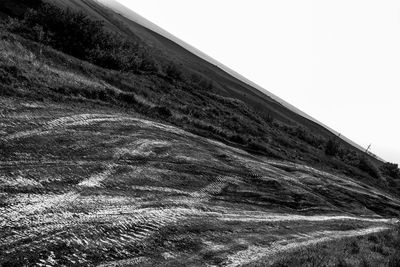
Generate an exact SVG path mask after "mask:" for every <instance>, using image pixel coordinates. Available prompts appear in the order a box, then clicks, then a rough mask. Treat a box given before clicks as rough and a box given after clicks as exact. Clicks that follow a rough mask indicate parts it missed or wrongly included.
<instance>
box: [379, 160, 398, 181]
mask: <svg viewBox="0 0 400 267" xmlns="http://www.w3.org/2000/svg"><path fill="white" fill-rule="evenodd" d="M379 169H380V171H381V172H382V174H385V175H387V176H390V177H392V178H394V179H400V169H399V166H398V165H397V164H394V163H390V162H386V163H385V164H383V165H382V166H381V167H380V168H379Z"/></svg>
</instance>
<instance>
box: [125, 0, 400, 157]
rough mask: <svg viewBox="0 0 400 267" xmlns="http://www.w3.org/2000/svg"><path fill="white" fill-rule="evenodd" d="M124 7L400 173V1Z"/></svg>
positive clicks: (253, 0) (264, 0)
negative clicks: (394, 165)
mask: <svg viewBox="0 0 400 267" xmlns="http://www.w3.org/2000/svg"><path fill="white" fill-rule="evenodd" d="M118 1H119V2H120V3H122V4H124V5H125V6H127V7H129V8H131V9H132V10H133V11H135V12H137V13H139V14H140V15H142V16H144V17H145V18H147V19H148V20H150V21H152V22H153V23H155V24H157V25H158V26H160V27H162V28H164V29H165V30H167V31H169V32H170V33H172V34H173V35H175V36H176V37H178V38H180V39H182V40H183V41H185V42H187V43H189V44H191V45H192V46H194V47H196V48H198V49H200V50H201V51H203V52H205V53H206V54H208V55H210V56H211V57H213V58H215V59H216V60H218V61H220V62H221V63H223V64H225V65H227V66H228V67H230V68H232V69H233V70H235V71H237V72H239V73H240V74H242V75H244V76H245V77H247V78H249V79H250V80H252V81H254V82H255V83H257V84H259V85H261V86H262V87H264V88H265V89H267V90H269V91H270V92H272V93H274V94H275V95H277V96H279V97H281V98H282V99H284V100H286V101H287V102H289V103H291V104H293V105H294V106H296V107H298V108H300V109H301V110H303V111H304V112H306V113H308V114H309V115H311V116H313V117H314V118H316V119H317V120H319V121H321V122H323V123H324V124H326V125H328V126H330V127H331V128H333V129H335V130H337V131H338V132H340V133H342V134H343V135H345V136H347V137H348V138H350V139H352V140H353V141H355V142H356V143H358V144H360V145H362V146H364V147H366V146H368V145H369V144H370V143H372V152H373V153H375V154H377V155H379V156H380V157H382V158H384V159H385V160H388V161H391V162H395V163H400V139H399V138H400V119H399V116H400V1H398V0H374V1H371V0H336V1H328V0H314V1H313V0H303V1H299V0H279V1H277V0H168V1H166V0H118Z"/></svg>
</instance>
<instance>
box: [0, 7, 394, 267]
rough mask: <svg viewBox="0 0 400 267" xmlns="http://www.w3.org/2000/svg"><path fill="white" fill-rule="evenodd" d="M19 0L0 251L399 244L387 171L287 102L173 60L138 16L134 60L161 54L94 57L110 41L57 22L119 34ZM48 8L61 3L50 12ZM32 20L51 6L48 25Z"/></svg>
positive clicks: (375, 254) (20, 259)
mask: <svg viewBox="0 0 400 267" xmlns="http://www.w3.org/2000/svg"><path fill="white" fill-rule="evenodd" d="M28 2H30V1H10V0H7V1H4V2H1V3H0V7H2V5H3V6H4V4H7V5H8V7H11V8H9V9H7V10H6V9H2V12H3V14H6V15H12V16H16V17H19V19H18V20H17V19H13V20H8V21H6V22H5V23H4V22H3V23H2V24H0V96H1V97H0V126H1V127H0V228H1V230H2V231H0V266H61V265H65V266H179V265H184V266H249V265H250V266H265V265H273V264H277V265H276V266H287V265H288V264H286V263H285V258H284V257H285V255H287V256H288V257H290V259H292V260H293V261H290V262H291V265H289V266H302V265H304V266H310V265H312V266H318V263H324V264H326V265H333V266H336V265H337V264H338V265H339V264H341V265H340V266H343V264H346V263H347V262H349V264H350V263H351V264H353V265H361V264H364V265H365V264H369V265H371V266H379V265H383V266H385V265H388V264H389V263H390V264H392V263H395V262H396V261H397V260H398V259H399V258H398V255H400V253H399V248H398V244H399V242H400V234H399V233H398V232H397V231H396V230H395V229H394V227H395V224H396V223H397V221H396V219H395V218H396V217H398V216H399V214H400V199H399V197H398V194H396V192H398V191H396V190H398V188H399V180H396V178H395V177H396V172H394V173H395V174H393V175H392V174H390V175H389V174H387V173H386V172H385V171H384V170H385V169H384V168H380V169H379V170H378V169H377V168H373V167H375V166H374V165H373V164H372V163H371V162H369V161H367V160H366V159H365V158H361V157H359V155H358V154H356V153H355V152H354V151H349V150H346V149H347V148H344V147H339V146H335V142H334V140H333V141H332V140H331V141H332V142H327V138H326V137H324V136H322V135H319V134H318V132H317V131H316V132H313V131H311V130H310V129H308V128H305V126H303V127H299V126H298V125H296V126H293V125H291V123H293V122H294V121H295V119H294V118H295V117H288V118H287V122H288V123H284V119H283V118H284V117H285V116H286V115H285V116H284V115H282V120H279V119H278V116H275V117H273V118H271V117H268V116H263V114H262V113H260V112H258V111H257V109H256V108H255V107H254V106H252V105H251V104H250V102H246V101H245V100H243V99H242V100H240V99H237V98H234V97H233V96H232V95H231V93H232V92H230V91H228V89H226V91H223V90H222V89H221V88H222V84H224V82H223V81H224V79H223V78H218V79H217V78H215V79H216V80H213V82H214V83H217V85H215V86H209V85H208V84H207V82H205V83H204V82H203V81H202V80H201V79H208V78H207V77H208V74H204V73H202V74H201V75H203V76H204V77H202V78H200V80H198V81H197V82H196V81H193V80H190V79H189V78H188V77H187V75H188V74H190V72H191V71H193V69H190V67H186V68H184V67H182V72H183V73H180V70H181V69H176V68H174V67H171V65H170V63H171V62H169V61H168V60H167V59H166V58H165V57H166V56H169V55H170V54H169V53H167V52H166V51H168V50H165V49H166V48H162V49H160V48H157V49H156V48H154V47H153V48H151V47H150V45H149V41H146V40H145V38H144V37H142V36H140V34H141V31H143V32H147V34H149V35H153V33H151V31H148V30H145V29H144V28H143V29H141V30H140V31H139V30H138V32H137V34H135V35H133V33H132V37H130V38H132V40H136V41H135V42H138V43H140V45H137V46H136V45H135V44H136V43H130V42H126V43H125V46H118V48H121V47H122V48H123V49H125V48H126V49H127V51H128V52H129V51H135V52H138V55H137V57H136V58H134V59H135V60H138V62H140V63H143V61H146V59H147V58H146V57H149V56H153V55H154V57H155V58H156V60H155V62H156V63H157V64H155V66H156V68H151V69H149V68H147V67H146V66H145V67H143V66H142V65H139V66H138V68H132V69H118V68H108V67H107V66H106V65H105V64H103V65H101V64H97V65H96V64H94V62H96V60H98V59H99V58H101V56H103V57H104V58H107V56H109V55H108V54H107V55H104V53H103V52H109V51H111V52H112V50H113V49H114V48H115V47H111V49H110V50H109V51H108V50H100V51H98V50H96V49H97V48H95V52H99V53H98V54H95V53H94V54H93V55H94V56H93V57H86V55H85V53H82V54H84V55H82V54H81V55H79V56H80V57H81V58H79V57H74V56H71V55H69V54H67V52H71V51H70V50H66V51H67V52H65V51H64V50H63V49H66V48H65V47H63V46H62V45H63V44H61V45H60V43H59V41H60V40H59V39H57V38H65V36H59V32H58V31H61V32H62V33H64V30H65V29H64V28H63V27H59V28H57V27H56V26H57V23H58V22H62V23H64V22H66V23H70V25H72V26H76V25H77V24H78V26H79V27H77V28H76V32H75V33H76V35H77V36H79V34H82V32H83V33H84V34H87V35H89V37H93V36H92V35H91V33H90V32H89V33H88V32H87V31H86V30H87V27H86V26H87V25H88V26H90V27H91V26H93V29H95V30H96V31H98V32H97V34H98V35H99V36H100V37H101V38H103V39H104V36H106V37H107V38H108V37H109V38H110V39H113V38H116V37H115V36H114V35H107V34H106V33H104V32H103V31H102V30H101V27H99V26H98V25H97V23H96V22H93V21H90V20H87V18H86V17H85V16H82V15H81V14H78V15H76V14H75V13H71V12H66V13H64V12H62V11H60V10H57V9H54V8H52V7H46V8H47V9H46V10H40V9H37V10H34V11H29V12H32V13H29V15H30V18H25V19H21V14H20V13H18V14H14V12H15V11H16V10H17V9H18V12H19V11H20V10H22V13H23V12H26V10H27V8H28V7H29V5H27V3H28ZM10 3H11V4H16V6H17V7H16V6H15V5H11V6H10V5H9V4H10ZM66 3H68V6H69V7H74V8H75V9H79V10H82V11H85V12H86V13H89V14H91V16H93V17H95V18H98V19H101V18H102V17H103V18H104V17H107V18H108V21H107V22H106V25H108V26H107V28H108V29H114V30H115V31H120V32H121V33H125V34H128V33H129V32H131V31H132V32H133V28H132V29H129V28H125V27H122V26H121V24H120V23H118V20H114V19H115V18H119V16H118V15H116V14H112V13H110V12H111V11H109V10H108V11H107V10H105V9H103V8H101V6H99V5H97V4H95V3H94V2H91V1H78V0H74V1H68V2H66V1H60V2H59V4H60V5H61V4H66ZM24 10H25V11H24ZM41 12H42V13H41ZM46 12H53V13H52V14H58V15H59V17H51V18H50V20H51V21H50V22H49V20H48V19H49V18H48V17H46V16H43V14H45V15H46V14H48V13H46ZM104 12H105V13H104ZM110 14H111V15H110ZM70 18H73V19H70ZM29 19H31V21H34V22H35V23H36V24H35V25H34V26H33V27H28V26H29V24H28V23H29ZM62 19H63V20H62ZM42 21H46V22H48V23H49V24H50V23H53V22H55V26H54V25H53V26H54V27H53V28H54V29H52V30H53V32H50V31H47V32H46V30H47V29H46V27H44V26H46V25H43V24H39V23H40V22H42ZM76 22H78V23H77V24H76ZM82 22H84V23H82ZM82 25H83V26H82ZM132 25H133V24H132ZM63 26H64V24H63ZM121 27H122V28H121ZM132 27H133V26H132ZM136 27H139V26H136ZM121 29H123V31H122V30H121ZM68 30H71V29H68ZM49 32H50V33H51V34H52V35H48V36H46V34H48V33H49ZM72 33H74V32H73V31H72ZM129 34H130V33H129ZM43 36H45V37H46V38H48V39H46V38H44V37H43ZM129 36H131V35H129ZM154 36H157V35H154ZM73 37H74V36H70V37H69V40H71V39H72V40H73ZM94 37H96V36H94ZM117 37H118V38H119V37H121V36H119V35H118V36H117ZM51 38H53V39H51ZM101 38H100V39H95V40H96V41H97V40H100V41H103V39H101ZM149 38H150V37H149ZM154 38H155V37H154ZM157 38H161V37H159V36H158V37H157ZM61 40H64V39H61ZM160 40H163V42H165V40H164V39H160ZM77 41H80V40H77ZM118 41H121V42H122V41H125V40H123V38H120V39H118ZM132 42H133V41H132ZM160 42H161V41H160ZM163 42H161V43H163ZM89 44H91V43H90V42H89ZM106 44H107V45H109V44H112V45H113V44H115V43H114V42H113V40H111V41H110V43H108V42H106ZM171 46H172V47H175V46H176V45H175V44H172V43H171ZM55 48H57V49H58V50H57V49H55ZM78 48H80V47H78ZM82 49H88V48H87V47H82ZM130 49H131V50H130ZM153 49H154V50H153ZM171 49H172V48H171ZM177 49H178V48H177ZM179 49H181V48H179ZM114 50H115V49H114ZM63 51H64V52H63ZM83 51H85V52H86V51H88V52H89V53H92V52H93V51H92V50H83ZM157 51H158V52H157ZM79 52H82V51H79ZM141 53H143V54H141ZM164 53H166V54H165V55H164ZM171 53H172V55H173V52H171ZM185 53H187V52H185ZM110 54H111V56H114V54H113V53H110ZM122 55H123V57H122V59H124V58H125V57H124V54H122ZM96 56H97V57H96ZM118 56H120V55H119V54H117V55H116V59H117V60H115V61H114V62H116V63H120V62H119V61H118V60H120V59H121V58H120V57H118ZM188 57H189V56H188ZM190 58H195V57H193V55H190ZM107 59H109V58H107ZM112 59H115V58H112ZM197 60H200V59H197ZM135 62H136V61H135ZM135 62H134V63H135ZM202 62H203V63H202V64H205V66H207V68H210V69H209V72H211V71H213V69H212V66H210V65H209V64H208V63H205V61H202ZM102 63H103V62H102ZM124 63H126V62H124ZM128 63H129V64H128V65H129V66H130V67H132V66H133V67H135V65H134V64H131V63H132V62H128ZM182 64H184V63H182ZM187 64H189V63H187ZM199 64H200V63H199ZM206 64H208V65H206ZM178 66H180V65H178ZM165 67H167V68H165ZM168 68H170V69H168ZM205 71H206V70H205ZM215 72H216V73H217V74H215V75H219V74H218V72H221V71H220V70H217V69H216V70H215ZM210 75H212V74H210ZM221 75H227V74H221ZM215 77H217V76H215ZM221 77H222V76H221ZM226 79H228V78H226ZM229 79H233V78H232V77H230V78H229ZM232 81H233V82H234V83H235V84H240V83H241V82H239V81H237V80H235V79H233V80H232ZM243 86H244V85H243ZM240 90H246V89H245V87H240ZM228 96H229V97H228ZM268 101H269V102H270V103H275V102H274V101H273V100H271V99H269V100H268ZM264 104H265V105H267V106H268V103H267V102H265V103H264ZM264 104H263V105H264ZM275 104H276V105H277V106H280V105H279V104H277V103H275ZM268 107H270V106H268ZM280 108H282V109H283V106H280ZM285 110H286V109H285ZM285 112H287V113H285V114H290V112H291V111H287V110H286V111H285ZM282 114H283V113H282ZM264 115H265V114H264ZM270 116H272V115H271V114H270ZM316 127H319V126H316ZM327 148H329V149H327ZM335 149H336V150H335ZM328 151H329V153H327V152H328ZM332 151H333V152H335V153H333V152H332ZM353 152H354V153H353ZM361 163H363V164H364V165H362V164H361ZM396 170H397V169H396ZM375 175H376V176H375ZM308 249H310V250H308ZM304 251H305V252H304ZM321 251H322V252H321ZM303 252H304V253H303ZM299 254H300V255H299ZM290 255H292V256H290ZM321 255H323V256H324V258H321ZM294 259H299V260H300V261H301V262H300V263H299V262H296V261H295V260H294ZM343 260H345V261H343ZM285 264H286V265H285ZM319 265H321V264H319ZM345 266H346V265H345ZM393 266H395V265H393Z"/></svg>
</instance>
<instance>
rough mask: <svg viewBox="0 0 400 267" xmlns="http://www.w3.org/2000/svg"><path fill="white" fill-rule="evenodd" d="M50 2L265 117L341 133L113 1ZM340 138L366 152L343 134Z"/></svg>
mask: <svg viewBox="0 0 400 267" xmlns="http://www.w3.org/2000/svg"><path fill="white" fill-rule="evenodd" d="M51 2H52V3H54V4H58V5H60V6H63V7H68V8H74V9H76V10H80V11H82V10H84V11H85V12H86V13H88V14H90V15H91V16H93V17H94V18H96V19H98V20H102V21H105V22H106V27H108V28H109V29H110V30H113V31H118V32H120V33H123V34H126V35H128V36H129V37H131V38H140V40H141V41H142V42H144V43H145V44H147V45H149V46H150V47H152V48H153V49H154V50H152V51H153V53H155V54H158V56H159V57H161V58H167V59H169V60H173V61H176V62H177V63H178V64H183V66H184V67H185V68H186V69H188V70H190V71H192V72H194V73H198V74H200V75H202V76H205V77H207V78H208V79H210V80H212V81H213V82H214V85H215V87H216V89H217V92H218V93H219V94H222V95H225V96H228V97H234V98H237V99H240V100H242V101H244V102H245V103H246V104H248V105H250V106H251V107H253V108H254V109H257V110H259V111H260V112H261V113H263V114H265V116H268V115H269V116H273V117H274V118H275V119H277V120H280V121H283V122H285V123H289V124H295V125H302V126H305V127H307V128H308V129H310V130H311V131H312V132H314V133H316V134H321V135H323V136H325V137H332V136H337V135H338V133H337V132H336V131H334V130H333V129H329V128H328V127H327V126H325V125H323V124H322V123H321V122H318V121H317V120H315V119H313V118H312V117H310V116H308V115H307V114H305V113H303V112H302V111H301V110H299V109H297V108H296V107H294V106H292V105H290V104H289V103H287V102H285V101H284V100H283V99H280V98H279V97H278V96H275V95H273V94H272V93H270V92H268V91H267V90H265V89H264V88H261V87H260V86H258V85H256V84H254V83H252V82H251V81H249V80H247V79H246V78H245V77H243V76H241V75H240V74H238V73H236V72H234V71H233V70H231V69H229V68H228V67H226V66H224V65H222V64H221V63H219V62H217V61H215V60H214V59H212V58H211V57H209V56H207V55H206V54H204V53H202V52H201V51H199V50H197V49H196V48H194V47H192V46H190V45H189V44H186V43H185V42H183V41H181V40H179V39H178V38H176V37H174V36H173V35H171V34H169V33H168V32H166V31H164V30H163V29H162V28H160V27H158V26H157V25H154V24H153V23H151V22H149V21H147V20H146V19H145V18H143V17H141V16H140V15H138V14H136V13H135V12H133V11H132V10H129V9H127V8H125V7H124V6H122V5H121V4H119V3H118V2H116V1H114V0H98V1H93V0H73V1H61V0H55V1H51ZM98 3H100V5H99V4H98ZM243 52H244V51H243ZM341 138H343V139H344V140H345V141H346V142H347V143H349V144H350V145H352V146H354V147H356V148H357V149H361V150H362V151H364V149H363V148H361V147H360V146H358V145H357V144H355V143H353V142H352V141H351V140H349V139H347V138H345V137H344V136H341Z"/></svg>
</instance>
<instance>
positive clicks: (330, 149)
mask: <svg viewBox="0 0 400 267" xmlns="http://www.w3.org/2000/svg"><path fill="white" fill-rule="evenodd" d="M339 150H340V145H339V142H338V141H337V140H334V139H329V140H328V142H327V143H326V146H325V154H326V155H328V156H336V155H337V154H338V153H339Z"/></svg>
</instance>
